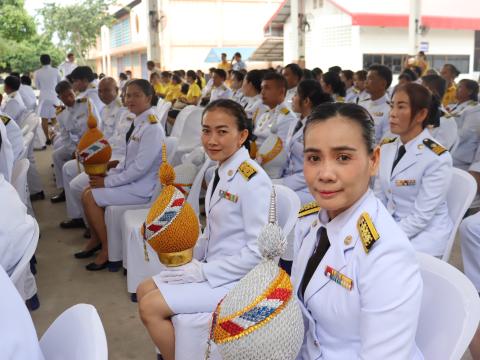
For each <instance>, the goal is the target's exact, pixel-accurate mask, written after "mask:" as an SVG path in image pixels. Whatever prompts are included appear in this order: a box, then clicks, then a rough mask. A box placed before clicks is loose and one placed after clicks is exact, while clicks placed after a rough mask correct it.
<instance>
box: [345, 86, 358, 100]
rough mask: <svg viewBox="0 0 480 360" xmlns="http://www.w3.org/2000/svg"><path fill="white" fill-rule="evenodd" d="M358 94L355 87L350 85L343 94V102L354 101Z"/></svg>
mask: <svg viewBox="0 0 480 360" xmlns="http://www.w3.org/2000/svg"><path fill="white" fill-rule="evenodd" d="M357 96H358V90H357V89H355V87H353V86H350V87H349V88H348V89H347V94H346V95H345V102H346V103H354V102H355V100H356V99H357Z"/></svg>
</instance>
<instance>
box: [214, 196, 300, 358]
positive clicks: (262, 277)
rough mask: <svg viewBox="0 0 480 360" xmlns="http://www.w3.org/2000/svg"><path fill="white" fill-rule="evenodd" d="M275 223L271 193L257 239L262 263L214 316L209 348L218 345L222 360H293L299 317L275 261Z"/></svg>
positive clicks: (279, 247)
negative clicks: (267, 220) (266, 220)
mask: <svg viewBox="0 0 480 360" xmlns="http://www.w3.org/2000/svg"><path fill="white" fill-rule="evenodd" d="M275 219H276V206H275V192H274V191H273V192H272V198H271V204H270V215H269V223H268V224H267V225H265V227H264V228H263V230H262V232H261V234H260V236H259V238H258V246H259V249H260V252H261V254H262V257H263V260H262V261H261V262H260V263H259V264H258V265H257V266H256V267H254V268H253V269H252V270H251V271H250V272H249V273H248V274H247V275H246V276H245V277H244V278H243V279H241V280H240V281H239V282H238V284H237V285H236V286H235V287H234V288H233V289H232V290H231V291H230V292H228V293H227V295H225V297H224V298H223V299H222V300H221V301H220V303H219V304H218V305H217V308H216V310H215V312H214V314H213V319H212V327H211V332H210V340H209V343H210V342H211V341H212V340H213V341H214V342H215V343H216V344H217V347H218V350H219V352H220V355H221V356H222V358H223V359H224V360H247V359H248V360H249V359H262V360H278V359H282V360H290V359H292V360H293V359H295V358H296V357H297V355H298V353H299V351H300V347H301V345H302V343H303V335H304V325H303V318H302V313H301V310H300V307H299V304H298V303H297V300H296V298H295V294H294V292H293V286H292V283H291V281H290V277H289V276H288V274H287V273H286V272H285V271H284V270H283V269H281V268H279V267H278V265H277V262H276V258H277V257H278V256H280V255H282V254H283V252H284V250H285V247H286V238H285V236H284V235H283V233H282V229H281V228H280V227H279V226H278V225H277V224H276V220H275ZM210 345H211V344H209V346H208V350H207V354H206V358H207V359H209V357H210Z"/></svg>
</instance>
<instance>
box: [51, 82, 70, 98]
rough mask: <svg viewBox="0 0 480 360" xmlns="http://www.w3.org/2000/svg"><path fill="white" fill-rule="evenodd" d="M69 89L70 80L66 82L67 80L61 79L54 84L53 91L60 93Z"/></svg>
mask: <svg viewBox="0 0 480 360" xmlns="http://www.w3.org/2000/svg"><path fill="white" fill-rule="evenodd" d="M71 89H72V84H70V82H68V81H67V80H62V81H60V82H59V83H58V84H57V85H56V86H55V92H56V93H57V95H60V94H62V93H63V92H65V91H67V90H71Z"/></svg>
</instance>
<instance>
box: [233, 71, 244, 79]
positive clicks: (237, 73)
mask: <svg viewBox="0 0 480 360" xmlns="http://www.w3.org/2000/svg"><path fill="white" fill-rule="evenodd" d="M232 76H233V77H234V78H235V80H237V81H238V82H242V81H243V79H245V74H244V73H242V72H240V71H235V70H234V71H232Z"/></svg>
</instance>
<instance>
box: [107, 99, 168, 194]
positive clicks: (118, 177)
mask: <svg viewBox="0 0 480 360" xmlns="http://www.w3.org/2000/svg"><path fill="white" fill-rule="evenodd" d="M134 126H135V128H134V130H133V132H132V135H131V136H130V139H129V141H128V143H127V149H126V154H125V159H123V160H122V161H121V162H120V163H119V164H118V165H117V167H116V168H114V169H110V171H109V172H108V175H107V176H106V177H105V187H106V188H112V187H117V186H122V185H130V186H129V188H128V191H129V192H130V193H131V194H134V195H137V196H143V197H150V196H152V194H153V189H154V188H155V185H156V184H157V183H158V175H157V173H158V169H159V167H160V164H161V162H162V145H163V143H164V142H165V133H164V132H163V129H162V126H161V124H160V123H159V122H158V119H157V117H156V116H155V110H154V109H153V108H150V109H148V110H146V111H144V112H143V113H141V114H140V115H138V116H137V118H136V119H135V120H134Z"/></svg>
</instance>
